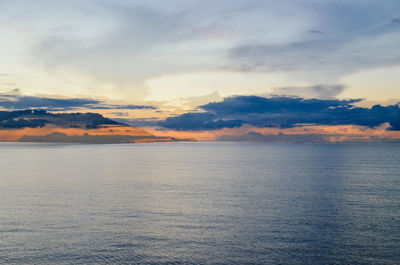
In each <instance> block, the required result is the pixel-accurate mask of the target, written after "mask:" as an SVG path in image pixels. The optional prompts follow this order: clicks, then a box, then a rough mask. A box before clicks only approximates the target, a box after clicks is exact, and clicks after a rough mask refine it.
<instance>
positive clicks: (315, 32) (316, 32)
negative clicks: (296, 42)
mask: <svg viewBox="0 0 400 265" xmlns="http://www.w3.org/2000/svg"><path fill="white" fill-rule="evenodd" d="M308 33H311V34H324V33H323V32H322V31H320V30H309V31H308Z"/></svg>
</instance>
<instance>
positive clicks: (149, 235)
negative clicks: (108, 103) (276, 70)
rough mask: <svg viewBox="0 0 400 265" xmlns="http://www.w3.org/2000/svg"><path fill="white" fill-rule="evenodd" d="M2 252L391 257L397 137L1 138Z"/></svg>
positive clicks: (399, 173)
mask: <svg viewBox="0 0 400 265" xmlns="http://www.w3.org/2000/svg"><path fill="white" fill-rule="evenodd" d="M0 264H323V265H325V264H393V265H395V264H396V265H397V264H400V144H396V143H386V144H385V143H369V144H368V143H363V144H269V143H244V142H242V143H229V142H224V143H218V142H175V143H148V144H86V145H85V144H45V143H29V144H27V143H1V144H0Z"/></svg>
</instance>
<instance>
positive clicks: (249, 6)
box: [0, 0, 400, 132]
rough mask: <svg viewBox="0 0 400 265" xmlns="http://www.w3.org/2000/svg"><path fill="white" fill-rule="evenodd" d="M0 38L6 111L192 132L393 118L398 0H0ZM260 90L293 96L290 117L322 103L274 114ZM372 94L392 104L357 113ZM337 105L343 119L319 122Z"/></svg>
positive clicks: (397, 93) (399, 62)
mask: <svg viewBox="0 0 400 265" xmlns="http://www.w3.org/2000/svg"><path fill="white" fill-rule="evenodd" d="M0 36H1V41H0V58H1V60H0V107H1V108H2V109H4V110H13V109H29V108H42V109H47V110H50V111H64V112H65V111H77V110H79V111H94V112H100V113H102V114H104V115H106V116H107V117H111V118H115V119H119V120H121V121H125V122H127V123H131V124H134V125H138V126H145V127H148V128H153V129H154V128H155V127H157V128H159V129H168V130H175V131H192V132H194V131H201V130H205V131H209V130H214V131H215V130H217V129H225V128H231V129H232V128H241V127H246V126H253V127H255V128H265V127H279V128H281V129H287V127H296V124H297V123H312V124H314V125H327V126H334V125H357V126H369V127H376V126H381V125H384V124H386V127H385V128H386V130H397V122H398V121H397V120H398V119H400V118H399V117H400V116H398V115H399V114H398V110H397V109H396V108H395V106H396V104H397V102H399V101H400V49H399V47H400V2H399V1H397V0H385V1H378V0H375V1H369V0H360V1H352V0H325V1H320V0H318V1H317V0H297V1H285V0H281V1H268V0H258V1H255V0H247V1H237V0H215V1H195V0H179V1H178V0H168V1H162V0H157V1H152V0H146V1H135V0H129V1H128V0H96V1H94V0H86V1H80V0H69V1H61V0H37V1H30V0H0ZM257 97H260V98H261V101H262V102H263V103H262V104H267V105H268V104H270V102H269V101H267V102H264V101H263V98H266V99H271V98H272V99H273V98H276V99H277V100H278V101H279V99H281V101H282V102H286V103H287V100H286V99H290V98H294V97H296V98H297V99H298V100H297V101H296V100H295V101H292V102H291V103H290V104H295V105H296V104H297V105H296V106H297V107H298V109H292V114H293V113H295V114H293V115H294V116H296V117H297V116H299V115H298V113H299V111H300V112H302V111H303V108H306V109H307V108H308V107H310V106H311V105H312V104H313V103H310V102H308V101H307V100H309V99H314V100H319V101H317V103H318V104H319V103H324V104H325V105H324V106H325V107H322V108H319V109H318V108H317V109H312V110H311V111H310V112H307V115H314V114H315V115H314V116H318V117H319V118H314V119H311V118H310V119H307V120H299V119H298V118H296V119H294V120H290V121H288V120H289V116H290V117H292V116H293V115H292V114H290V115H289V116H288V115H286V116H285V115H283V116H284V117H283V118H279V119H278V118H276V117H275V118H273V119H272V118H271V116H274V115H275V116H276V115H280V114H281V113H283V112H285V111H286V109H282V108H278V109H274V110H273V111H272V112H271V111H270V109H267V110H266V109H265V108H263V107H262V108H261V109H260V108H259V107H260V106H259V105H257V104H259V100H258V101H257V99H258V98H257ZM302 100H303V101H302ZM242 101H245V102H246V104H250V105H249V106H248V108H247V111H246V112H242V113H240V115H238V113H237V109H232V106H230V105H229V104H231V103H233V104H237V103H238V102H242ZM281 101H279V102H280V103H279V104H281V103H282V102H281ZM334 101H336V103H337V102H339V105H335V104H336V103H335V102H334ZM257 102H258V103H257ZM299 102H300V105H299V104H298V103H299ZM340 102H341V103H340ZM345 102H347V103H346V104H347V105H346V104H345ZM212 103H218V104H219V105H218V104H217V105H218V106H220V107H221V108H222V107H226V108H228V109H229V108H230V111H231V112H230V113H228V112H227V111H222V112H221V110H220V112H218V111H215V109H212V108H210V106H216V105H212ZM286 103H285V104H286ZM210 104H211V105H210ZM302 104H303V105H302ZM304 104H305V105H304ZM310 104H311V105H310ZM330 104H333V106H332V105H330ZM376 104H379V105H381V106H383V107H384V108H388V109H383V110H381V112H382V113H381V112H379V114H375V116H376V115H378V116H379V117H376V120H374V121H370V122H367V121H365V119H366V118H365V117H364V116H365V115H367V116H368V115H370V114H371V113H370V112H374V110H373V109H372V106H373V105H376ZM228 105H229V106H228ZM204 106H208V108H207V107H204ZM235 106H236V105H235ZM337 106H339V107H340V108H345V109H346V110H345V111H347V112H346V113H345V114H343V115H352V116H351V118H350V119H349V120H346V121H343V117H344V116H340V115H336V113H335V115H333V116H334V118H331V119H328V120H327V116H329V115H331V113H328V112H329V111H328V112H327V108H328V109H329V108H337ZM388 106H393V107H392V108H389V107H388ZM352 108H360V109H359V112H363V113H364V114H363V115H364V116H362V117H361V116H360V115H361V114H360V113H358V112H357V111H353V110H351V109H352ZM254 110H258V112H257V111H254ZM369 111H370V112H369ZM375 112H376V111H375ZM375 112H374V113H375ZM388 112H389V113H388ZM198 113H202V114H198ZM321 115H322V116H323V117H321ZM324 115H325V116H324ZM200 116H201V119H200V118H199V117H200ZM255 116H257V117H255ZM194 117H195V118H196V119H194ZM199 119H200V120H199ZM178 121H179V122H183V123H185V124H184V125H181V124H179V125H177V122H178ZM174 122H175V123H174ZM207 122H208V126H205V125H204V124H206V123H207ZM213 123H218V124H219V126H217V125H215V124H214V125H212V124H213ZM288 123H289V124H288ZM171 124H176V126H172V125H171ZM283 125H284V126H283ZM213 126H214V127H213Z"/></svg>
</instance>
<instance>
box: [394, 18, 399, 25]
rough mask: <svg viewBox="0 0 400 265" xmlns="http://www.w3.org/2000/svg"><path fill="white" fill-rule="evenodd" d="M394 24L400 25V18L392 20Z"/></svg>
mask: <svg viewBox="0 0 400 265" xmlns="http://www.w3.org/2000/svg"><path fill="white" fill-rule="evenodd" d="M392 23H394V24H400V18H394V19H392Z"/></svg>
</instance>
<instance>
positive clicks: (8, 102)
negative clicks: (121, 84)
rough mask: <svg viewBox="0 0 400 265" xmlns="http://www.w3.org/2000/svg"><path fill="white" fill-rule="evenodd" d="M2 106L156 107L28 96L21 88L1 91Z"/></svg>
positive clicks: (68, 107)
mask: <svg viewBox="0 0 400 265" xmlns="http://www.w3.org/2000/svg"><path fill="white" fill-rule="evenodd" d="M0 107H1V108H3V109H6V110H23V109H44V110H50V111H51V110H52V111H67V110H76V109H82V108H84V109H119V110H123V109H126V110H132V109H156V107H154V106H149V105H119V104H113V103H112V102H106V101H102V100H96V99H88V98H54V97H45V96H26V95H22V94H21V93H20V92H19V90H18V89H17V90H13V91H10V92H6V93H0Z"/></svg>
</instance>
